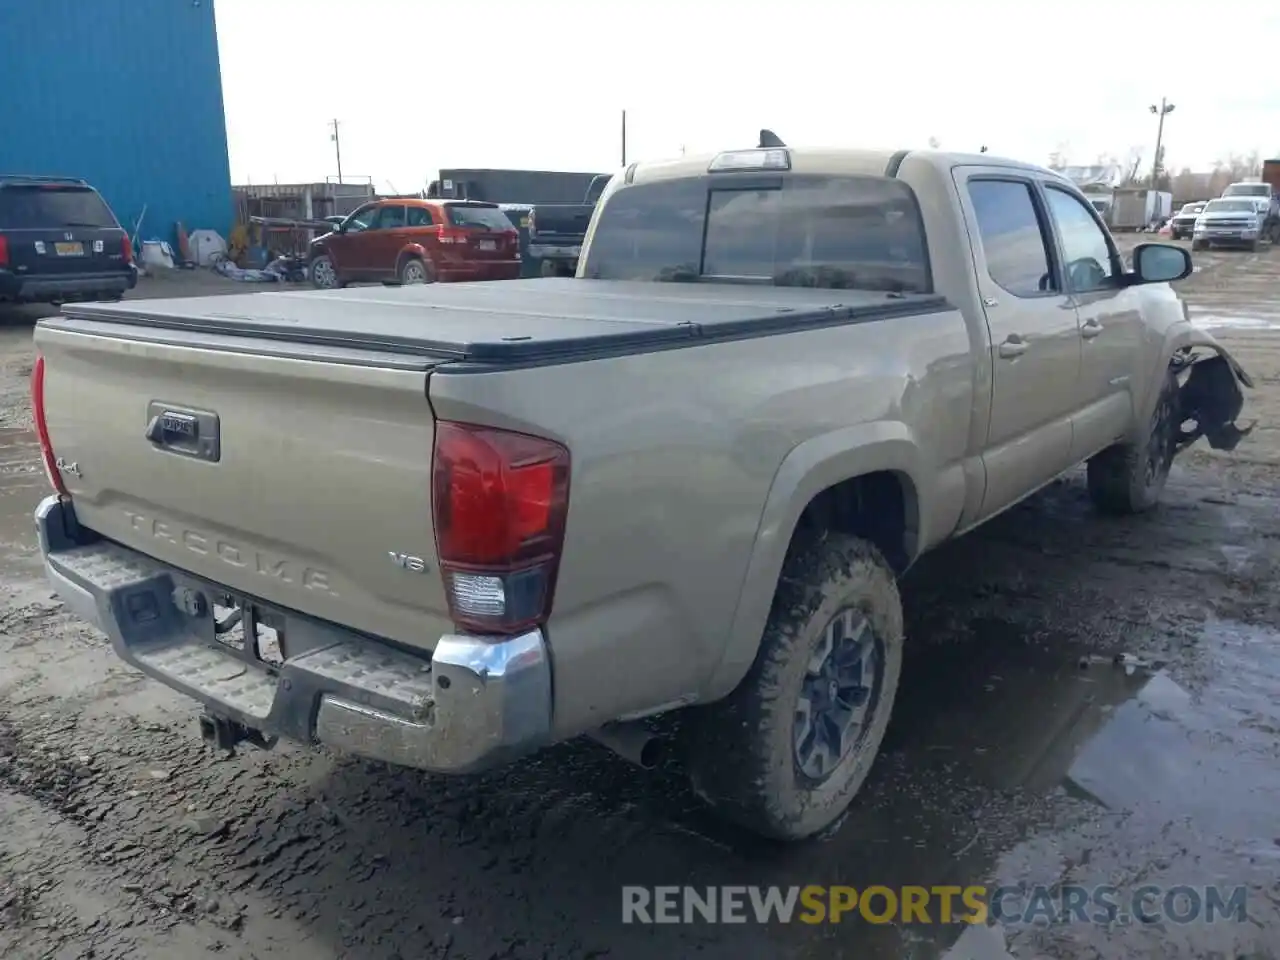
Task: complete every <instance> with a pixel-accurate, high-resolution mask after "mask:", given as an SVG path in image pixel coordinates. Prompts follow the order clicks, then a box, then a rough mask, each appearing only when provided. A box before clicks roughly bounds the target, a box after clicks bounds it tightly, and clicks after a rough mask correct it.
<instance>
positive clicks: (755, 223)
mask: <svg viewBox="0 0 1280 960" xmlns="http://www.w3.org/2000/svg"><path fill="white" fill-rule="evenodd" d="M585 275H586V276H588V277H595V278H608V279H619V280H674V281H695V280H709V281H716V280H721V281H747V282H757V283H768V284H773V285H775V286H813V287H824V288H833V289H834V288H857V289H869V290H891V291H903V292H928V291H930V290H931V289H932V283H931V279H930V273H929V261H928V254H927V248H926V244H925V236H924V227H923V223H922V221H921V217H920V211H919V208H918V206H917V204H916V200H915V195H914V194H913V193H912V192H911V189H910V188H909V187H908V186H907V185H906V184H904V183H902V182H900V181H897V180H892V179H889V178H886V177H815V176H806V175H792V176H786V177H772V178H764V179H760V178H752V181H749V182H745V183H744V182H743V181H741V180H738V181H735V180H734V179H732V177H723V176H721V177H715V176H707V177H699V178H689V179H683V180H674V181H666V182H658V183H650V184H638V185H635V186H630V187H623V188H621V189H619V190H618V191H617V192H615V193H614V194H612V195H611V196H610V198H609V199H608V200H607V201H606V202H605V206H604V209H603V210H602V211H601V212H600V222H599V224H598V225H597V227H596V233H595V237H594V238H593V239H592V243H591V247H590V249H589V251H588V256H587V262H586V266H585Z"/></svg>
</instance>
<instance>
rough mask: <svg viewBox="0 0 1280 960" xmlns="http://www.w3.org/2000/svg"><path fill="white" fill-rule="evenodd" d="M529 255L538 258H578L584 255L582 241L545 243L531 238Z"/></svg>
mask: <svg viewBox="0 0 1280 960" xmlns="http://www.w3.org/2000/svg"><path fill="white" fill-rule="evenodd" d="M529 256H531V257H533V258H535V259H537V260H577V259H578V258H579V257H580V256H582V244H581V243H553V242H552V243H543V242H542V241H539V240H533V239H530V240H529Z"/></svg>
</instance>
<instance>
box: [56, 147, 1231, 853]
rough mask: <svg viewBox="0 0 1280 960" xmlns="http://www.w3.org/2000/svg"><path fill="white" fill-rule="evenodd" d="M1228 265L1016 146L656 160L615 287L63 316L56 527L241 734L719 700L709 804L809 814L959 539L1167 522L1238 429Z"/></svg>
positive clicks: (774, 816) (588, 718)
mask: <svg viewBox="0 0 1280 960" xmlns="http://www.w3.org/2000/svg"><path fill="white" fill-rule="evenodd" d="M1191 269H1192V265H1191V260H1190V258H1189V256H1188V254H1187V253H1185V252H1184V251H1183V250H1181V249H1180V248H1178V247H1173V246H1167V245H1161V244H1144V245H1141V246H1139V247H1138V248H1137V249H1136V250H1135V251H1134V253H1133V256H1132V267H1131V268H1128V267H1126V265H1125V261H1124V260H1123V259H1122V258H1121V256H1120V254H1119V253H1118V251H1117V249H1116V246H1115V244H1114V243H1113V241H1112V238H1111V237H1110V235H1109V234H1108V232H1107V230H1106V228H1105V227H1104V226H1103V225H1102V223H1101V222H1100V221H1099V219H1098V216H1097V214H1096V212H1095V211H1094V209H1093V208H1092V207H1091V206H1090V205H1089V203H1088V201H1087V200H1085V198H1084V197H1083V196H1082V195H1081V194H1080V193H1079V192H1078V191H1077V190H1076V189H1075V188H1074V187H1073V186H1072V185H1071V184H1069V183H1068V182H1067V181H1065V180H1063V179H1062V178H1061V177H1059V176H1057V175H1056V174H1054V173H1052V172H1050V171H1048V170H1044V169H1040V168H1038V167H1032V166H1026V165H1022V164H1017V163H1013V162H1007V161H1002V160H998V159H995V158H993V157H990V156H986V155H980V156H960V155H953V154H942V153H930V152H907V151H904V152H900V153H889V152H873V151H855V150H829V151H823V150H806V149H791V148H787V147H774V148H769V149H764V148H757V149H747V150H738V151H728V152H724V153H721V154H718V155H716V156H706V157H701V158H693V157H688V158H681V159H679V160H677V161H674V162H664V163H656V162H655V163H638V164H632V165H631V166H630V167H628V168H627V169H626V170H625V171H623V172H619V173H618V174H617V175H616V176H615V177H614V178H613V180H612V181H611V183H610V185H609V187H608V188H607V190H606V192H605V194H604V196H603V198H602V200H601V202H600V204H599V207H598V208H597V210H596V212H595V215H594V217H593V219H592V224H591V228H590V232H589V234H588V237H587V241H586V244H585V246H584V248H583V254H582V258H581V261H580V263H579V267H578V273H577V276H576V277H566V278H550V279H533V280H523V281H509V282H502V283H470V284H455V285H439V286H430V285H419V286H402V287H374V288H364V289H348V290H341V291H306V292H280V293H258V294H249V295H243V296H228V297H216V298H205V299H192V300H168V301H165V300H160V301H135V302H124V303H119V304H82V305H76V306H74V307H72V306H68V307H67V308H66V309H65V311H64V312H63V314H62V315H61V316H58V317H54V318H51V319H47V320H42V321H41V322H40V323H39V324H38V325H37V327H36V331H35V341H36V344H37V347H38V354H39V357H38V360H37V363H36V367H35V370H34V374H33V394H34V410H35V419H36V423H37V426H38V431H39V435H40V440H41V444H42V447H43V451H44V459H45V462H46V465H47V468H48V472H49V476H50V479H51V482H52V483H53V486H54V488H55V493H54V495H51V496H50V497H49V498H47V499H46V500H45V501H44V502H43V503H41V504H40V506H39V509H38V511H37V513H36V520H37V524H38V528H39V535H40V542H41V547H42V549H43V551H44V555H45V559H46V563H47V567H48V572H49V575H50V576H51V578H52V580H53V583H54V585H55V587H56V589H57V591H58V593H59V594H60V595H61V596H62V598H63V599H64V600H65V602H66V603H67V605H68V606H69V607H71V608H72V609H74V610H75V611H77V612H78V613H79V614H80V615H82V616H83V617H84V618H86V619H87V620H90V621H92V622H93V623H95V624H97V625H98V626H99V627H100V628H101V629H102V630H103V631H104V632H105V633H106V634H107V635H108V636H109V637H110V638H111V641H112V643H113V644H114V647H115V650H116V651H117V652H118V653H119V655H120V656H121V657H123V658H124V659H125V660H126V661H128V662H129V663H131V664H133V665H134V666H135V667H137V668H139V669H140V670H142V671H144V672H145V673H147V674H149V675H150V676H152V677H154V678H156V679H158V680H160V681H161V682H162V683H164V684H166V685H168V686H170V687H172V688H174V689H175V690H179V691H182V692H183V693H185V694H188V695H190V696H191V697H193V698H195V699H196V700H198V701H200V702H201V703H202V704H203V705H204V714H203V716H202V718H201V728H202V731H203V733H204V735H205V737H206V738H207V739H209V740H210V741H212V742H214V743H216V744H218V745H221V746H223V747H229V746H232V745H234V744H235V743H237V742H238V741H243V740H247V741H250V742H253V743H257V744H260V745H270V744H271V743H273V742H274V741H275V739H276V738H278V737H282V736H283V737H285V738H289V739H293V740H297V741H303V742H307V743H321V744H326V745H328V746H330V747H332V748H335V749H337V750H340V751H347V752H350V753H355V754H359V755H363V756H367V757H373V758H379V759H381V760H385V761H389V762H391V763H395V764H403V765H407V766H411V767H418V768H422V769H426V770H431V771H437V772H442V773H465V772H469V771H475V770H479V769H483V768H486V767H490V766H492V765H494V764H496V763H499V762H502V761H506V760H510V759H512V758H514V757H517V756H520V755H522V754H526V753H528V752H530V751H533V750H535V749H537V748H539V747H542V746H544V745H546V744H550V743H553V742H556V741H560V740H564V739H566V738H570V737H575V736H579V735H583V734H586V735H590V736H593V737H595V738H596V739H598V740H600V741H601V742H603V743H605V744H607V745H609V746H611V747H613V748H614V749H615V750H617V751H618V752H619V753H622V754H623V755H626V756H629V757H631V758H632V759H635V760H637V761H638V762H640V763H642V764H649V763H652V762H653V760H654V758H655V756H656V755H657V754H658V750H656V749H655V747H656V746H658V745H661V744H662V743H663V742H664V741H661V740H655V739H654V737H653V733H652V728H653V727H654V726H655V724H653V723H652V721H650V719H649V718H652V717H655V716H657V715H659V714H667V713H670V712H671V711H677V710H678V711H681V712H682V714H683V716H682V717H681V718H680V721H681V722H679V723H672V724H667V723H659V724H656V726H657V727H659V728H662V727H667V728H672V729H674V730H675V734H674V736H673V738H672V740H671V741H666V742H670V743H673V744H674V745H676V746H678V747H679V750H678V751H675V752H676V754H677V755H678V756H677V757H676V758H674V759H672V760H671V762H676V763H683V764H685V765H686V767H687V769H688V770H689V772H690V775H691V777H692V780H693V783H694V785H695V788H696V790H697V791H698V793H699V794H700V795H701V796H703V797H705V798H706V799H707V800H708V801H709V802H710V803H712V804H713V805H715V806H716V807H718V808H719V809H720V810H722V811H723V812H724V813H725V814H726V815H727V816H729V817H732V818H733V819H735V820H737V821H738V822H739V823H741V824H744V825H746V826H747V827H749V828H751V829H754V830H756V831H758V832H760V833H763V834H766V835H769V836H774V837H780V838H799V837H804V836H807V835H810V834H813V833H815V832H816V831H819V830H821V829H823V828H825V827H827V826H828V825H829V824H831V823H832V822H833V821H834V820H835V819H836V818H837V817H838V816H839V815H840V814H841V812H842V811H843V810H844V809H845V808H846V807H847V806H848V805H849V803H850V801H851V800H852V799H853V797H854V795H855V794H856V793H857V791H858V789H859V787H860V786H861V784H862V783H863V781H864V780H865V778H866V776H867V773H868V770H869V768H870V766H871V763H872V760H873V758H874V757H875V755H876V752H877V750H878V748H879V746H880V742H881V739H882V737H883V735H884V731H885V725H886V723H887V722H888V719H889V714H890V709H891V707H892V705H893V700H894V693H895V689H896V688H897V686H898V678H899V671H900V665H901V662H902V649H903V647H902V645H903V642H904V641H903V617H902V610H901V607H900V603H899V599H898V589H897V579H898V577H900V576H901V575H902V574H903V573H904V572H905V571H906V570H907V569H908V568H909V567H910V566H911V564H912V563H913V562H914V561H915V560H916V558H918V557H919V556H920V555H921V554H923V553H924V552H925V551H927V550H929V549H930V548H932V547H934V546H937V545H938V544H939V543H941V542H943V541H945V540H947V539H949V538H951V537H955V536H957V535H959V534H962V533H964V532H965V531H966V530H969V529H971V528H973V527H974V526H976V525H978V524H980V523H982V522H983V521H985V520H987V519H989V518H990V517H992V516H994V515H995V514H997V513H999V512H1001V511H1002V510H1005V509H1007V508H1008V507H1009V506H1011V505H1012V504H1015V503H1017V502H1018V501H1019V500H1021V499H1023V498H1024V497H1026V496H1028V495H1029V494H1031V493H1034V492H1035V491H1036V490H1037V489H1039V488H1040V487H1042V486H1044V485H1045V484H1047V483H1049V482H1050V481H1051V480H1052V479H1054V478H1055V477H1056V476H1058V475H1059V474H1061V473H1062V472H1063V471H1065V470H1067V469H1068V468H1070V467H1072V466H1073V465H1074V464H1077V463H1080V462H1082V461H1087V463H1088V489H1089V492H1090V494H1091V495H1092V497H1093V498H1094V500H1095V501H1096V502H1097V504H1098V506H1099V507H1101V508H1102V509H1104V510H1107V511H1110V512H1118V513H1124V512H1131V511H1139V510H1143V509H1146V508H1148V507H1150V506H1152V505H1153V503H1154V502H1155V500H1156V498H1157V496H1158V495H1159V493H1160V491H1161V488H1162V487H1163V485H1164V483H1165V479H1166V477H1167V475H1168V473H1169V469H1170V462H1171V460H1172V458H1173V456H1174V454H1175V452H1176V451H1177V450H1178V449H1180V448H1181V447H1182V446H1185V445H1186V444H1188V443H1191V442H1193V441H1194V440H1196V439H1197V438H1198V437H1199V436H1201V435H1204V436H1206V437H1207V439H1208V441H1209V442H1210V443H1212V444H1214V445H1217V446H1230V445H1232V444H1233V443H1235V442H1236V440H1237V439H1238V438H1239V436H1240V433H1241V431H1240V430H1238V428H1236V427H1235V426H1234V423H1235V420H1236V418H1237V417H1238V416H1239V414H1240V411H1241V407H1242V404H1243V392H1242V390H1241V385H1242V384H1243V385H1245V386H1249V385H1250V384H1249V379H1248V376H1247V375H1246V374H1245V373H1244V372H1243V371H1242V370H1241V369H1240V367H1239V365H1238V364H1237V363H1236V362H1235V361H1234V360H1232V359H1231V358H1230V357H1229V356H1228V355H1227V354H1226V352H1225V351H1223V350H1222V349H1221V348H1220V347H1219V346H1218V344H1217V343H1215V342H1214V340H1213V339H1212V338H1211V337H1210V336H1209V335H1208V334H1207V333H1205V332H1203V331H1202V330H1199V329H1197V328H1195V327H1193V326H1192V325H1191V323H1190V322H1188V319H1187V316H1186V313H1185V311H1184V308H1183V305H1182V303H1181V302H1180V301H1179V300H1178V298H1177V296H1176V295H1175V294H1174V292H1173V291H1172V290H1171V289H1170V287H1169V285H1168V283H1167V281H1172V280H1177V279H1178V278H1180V277H1184V276H1186V275H1187V274H1188V273H1190V271H1191Z"/></svg>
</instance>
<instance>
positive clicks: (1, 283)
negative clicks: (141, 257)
mask: <svg viewBox="0 0 1280 960" xmlns="http://www.w3.org/2000/svg"><path fill="white" fill-rule="evenodd" d="M137 285H138V271H137V270H136V269H135V268H133V267H130V268H129V270H127V271H120V270H116V271H113V272H111V273H75V274H67V275H66V276H48V275H45V276H20V275H18V274H16V273H14V272H13V271H12V270H0V299H3V300H15V301H19V302H25V303H53V302H54V301H69V300H93V299H99V298H102V297H118V296H121V295H123V294H124V292H125V291H126V290H132V289H133V288H134V287H136V286H137Z"/></svg>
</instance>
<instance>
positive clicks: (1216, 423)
mask: <svg viewBox="0 0 1280 960" xmlns="http://www.w3.org/2000/svg"><path fill="white" fill-rule="evenodd" d="M1184 357H1185V355H1184ZM1187 367H1189V368H1190V372H1189V373H1188V374H1187V379H1186V382H1185V383H1183V385H1182V387H1181V389H1179V391H1178V406H1179V412H1180V413H1181V416H1182V423H1181V424H1180V425H1179V427H1178V439H1177V449H1178V450H1182V449H1184V448H1186V447H1188V446H1190V445H1191V444H1193V443H1195V442H1196V441H1197V440H1199V439H1200V438H1201V437H1204V438H1205V439H1206V440H1207V441H1208V442H1209V446H1211V447H1212V448H1213V449H1215V450H1234V449H1235V448H1236V445H1237V444H1239V443H1240V441H1241V440H1243V439H1244V438H1245V437H1247V436H1248V435H1249V434H1250V433H1251V432H1252V431H1253V428H1254V426H1255V424H1252V423H1251V424H1249V426H1247V427H1244V428H1241V427H1238V426H1236V423H1235V421H1236V418H1237V417H1239V416H1240V411H1241V410H1242V409H1243V408H1244V392H1243V391H1242V390H1241V389H1240V379H1239V373H1241V372H1242V371H1238V370H1237V367H1236V366H1235V365H1233V364H1232V363H1231V362H1230V361H1229V360H1228V359H1227V358H1226V357H1224V356H1222V355H1221V354H1218V355H1216V356H1212V357H1204V358H1201V359H1196V360H1189V359H1183V361H1182V363H1178V361H1177V359H1175V361H1174V363H1173V369H1174V370H1175V371H1176V370H1178V369H1179V368H1183V369H1185V368H1187ZM1245 383H1248V380H1245ZM1188 421H1194V422H1195V426H1194V427H1193V428H1192V429H1188V428H1187V423H1188Z"/></svg>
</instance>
